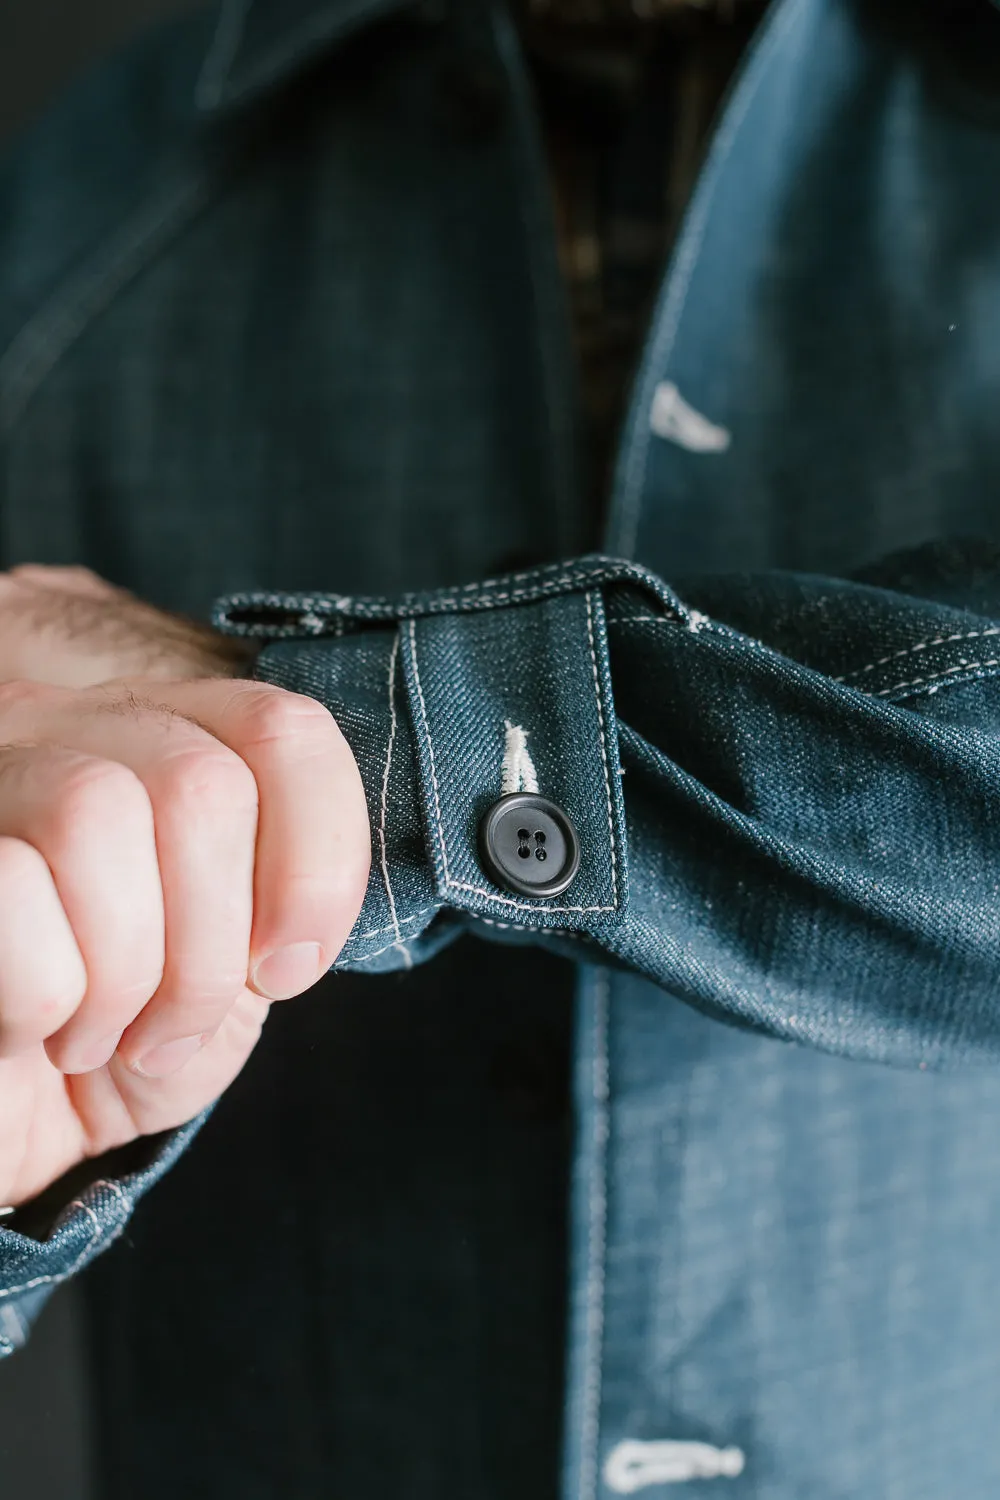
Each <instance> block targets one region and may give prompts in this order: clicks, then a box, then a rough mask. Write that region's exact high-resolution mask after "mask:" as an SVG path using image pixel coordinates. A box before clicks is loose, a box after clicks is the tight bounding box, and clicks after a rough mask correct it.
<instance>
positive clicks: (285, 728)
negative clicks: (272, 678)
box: [238, 686, 340, 751]
mask: <svg viewBox="0 0 1000 1500" xmlns="http://www.w3.org/2000/svg"><path fill="white" fill-rule="evenodd" d="M238 712H239V715H240V718H241V721H242V729H243V732H244V734H245V736H246V737H247V739H248V740H249V741H250V742H251V743H252V744H254V745H256V746H268V745H272V744H282V745H283V744H289V745H291V744H296V745H297V747H302V746H303V745H304V746H306V747H307V748H308V749H309V750H314V751H322V750H323V749H327V748H331V747H332V746H333V745H334V744H336V743H338V742H339V740H340V732H339V730H338V729H337V725H336V722H335V720H334V718H333V715H332V714H331V713H330V712H329V710H328V709H326V708H324V706H323V704H322V703H318V702H317V701H316V699H315V698H307V697H306V696H305V695H304V694H302V693H290V692H288V691H286V689H284V688H277V687H267V686H265V687H260V686H255V687H254V688H253V689H251V690H248V691H247V692H246V693H245V694H244V696H243V699H242V702H241V703H240V705H239V710H238Z"/></svg>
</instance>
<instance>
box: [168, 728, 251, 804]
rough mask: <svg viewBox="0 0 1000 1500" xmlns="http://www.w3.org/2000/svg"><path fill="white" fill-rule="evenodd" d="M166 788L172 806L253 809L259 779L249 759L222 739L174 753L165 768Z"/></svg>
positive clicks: (208, 741)
mask: <svg viewBox="0 0 1000 1500" xmlns="http://www.w3.org/2000/svg"><path fill="white" fill-rule="evenodd" d="M163 775H164V782H165V786H164V791H165V794H166V796H167V797H168V799H169V801H170V803H171V805H172V807H174V808H175V809H181V810H184V811H186V812H188V813H190V815H191V816H196V815H197V813H198V812H218V811H219V810H220V809H225V811H226V812H228V813H241V812H243V813H252V812H254V811H255V810H256V807H257V783H256V781H255V780H254V775H253V772H252V771H251V770H250V767H249V766H248V765H247V764H246V762H245V761H242V760H241V759H240V757H239V756H238V755H236V754H234V753H233V751H231V750H229V749H227V748H226V746H225V745H221V744H219V743H218V741H211V740H206V743H205V744H204V745H199V746H198V747H197V748H194V749H188V750H184V751H180V752H179V753H177V754H175V755H173V756H171V758H170V760H169V762H168V763H167V765H166V766H165V768H164V773H163Z"/></svg>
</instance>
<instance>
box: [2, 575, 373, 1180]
mask: <svg viewBox="0 0 1000 1500" xmlns="http://www.w3.org/2000/svg"><path fill="white" fill-rule="evenodd" d="M0 609H2V603H0ZM2 637H3V631H2V628H0V640H2ZM2 651H3V647H0V655H2ZM80 659H83V655H81V658H80ZM90 660H91V661H92V662H93V661H96V660H97V653H93V654H92V656H91V657H90ZM94 670H98V668H96V667H95V668H94ZM101 670H103V667H102V668H101ZM369 859H370V839H369V825H368V816H367V811H366V806H365V798H364V792H363V788H362V785H361V779H360V776H359V773H358V769H357V766H356V765H355V762H354V759H353V756H352V755H351V752H350V750H349V748H348V746H347V744H346V742H345V740H344V739H343V737H342V735H341V734H340V731H339V730H338V728H337V726H336V724H335V723H334V720H333V719H332V717H331V716H330V715H329V714H328V713H327V712H326V710H325V709H323V708H322V707H321V706H320V705H319V704H318V703H315V702H314V701H313V700H311V699H309V698H304V697H300V696H299V695H297V694H292V693H286V692H284V691H283V690H281V689H279V688H273V687H269V686H265V685H262V684H258V683H251V682H243V681H228V680H203V681H184V682H169V683H151V682H149V681H124V682H122V681H119V682H111V683H107V684H105V685H103V686H98V687H86V688H83V687H76V688H64V687H54V686H48V685H39V684H32V683H27V682H24V681H16V682H9V683H7V684H6V685H4V686H0V1204H2V1203H8V1204H17V1203H22V1202H26V1201H27V1200H29V1199H30V1198H32V1197H34V1196H35V1195H36V1194H37V1193H39V1192H40V1191H41V1190H42V1189H43V1188H44V1187H46V1186H47V1185H48V1184H49V1183H51V1182H53V1181H54V1180H55V1179H56V1178H58V1177H59V1176H61V1175H62V1174H63V1173H64V1172H65V1171H67V1170H69V1168H70V1167H72V1166H75V1165H76V1164H77V1163H79V1162H81V1161H83V1160H84V1159H85V1158H87V1157H90V1156H96V1155H99V1154H101V1153H103V1152H104V1151H106V1150H108V1149H110V1148H111V1147H113V1146H117V1145H121V1144H124V1143H125V1142H127V1141H130V1140H132V1139H134V1138H135V1137H136V1136H139V1135H145V1134H151V1133H154V1132H157V1131H160V1130H163V1129H166V1128H168V1127H172V1126H176V1125H178V1124H181V1123H183V1122H184V1121H186V1120H188V1119H191V1118H192V1117H193V1116H194V1115H195V1114H197V1113H198V1112H199V1111H200V1110H201V1109H202V1108H204V1107H205V1106H206V1105H207V1104H209V1103H210V1102H211V1101H212V1100H214V1099H215V1098H216V1097H217V1096H218V1095H219V1094H220V1093H221V1092H222V1091H223V1090H224V1089H225V1088H226V1087H227V1086H228V1085H229V1083H230V1082H231V1081H232V1079H233V1078H234V1077H235V1076H236V1074H237V1073H238V1072H239V1070H240V1069H241V1067H242V1066H243V1064H244V1062H245V1061H246V1059H247V1057H248V1056H249V1054H250V1052H251V1051H252V1049H253V1046H254V1044H255V1042H256V1040H257V1037H258V1035H259V1033H260V1028H261V1025H262V1023H263V1020H264V1017H265V1015H266V1012H267V1009H268V1000H269V998H283V997H286V996H291V995H294V994H298V993H300V992H301V991H302V990H304V989H306V988H308V987H309V985H310V984H312V982H313V981H314V980H315V979H316V978H318V977H319V975H320V973H322V972H323V971H324V970H325V969H326V968H327V967H328V966H329V965H330V963H332V961H333V959H334V958H335V957H336V954H337V953H338V952H339V950H340V948H341V946H342V944H343V942H344V941H345V939H346V937H347V935H348V933H349V932H350V929H351V927H352V926H353V924H354V921H355V919H356V917H357V914H358V912H359V910H360V908H361V903H362V900H363V897H364V892H365V888H366V883H367V877H368V866H369ZM161 1049H162V1050H161Z"/></svg>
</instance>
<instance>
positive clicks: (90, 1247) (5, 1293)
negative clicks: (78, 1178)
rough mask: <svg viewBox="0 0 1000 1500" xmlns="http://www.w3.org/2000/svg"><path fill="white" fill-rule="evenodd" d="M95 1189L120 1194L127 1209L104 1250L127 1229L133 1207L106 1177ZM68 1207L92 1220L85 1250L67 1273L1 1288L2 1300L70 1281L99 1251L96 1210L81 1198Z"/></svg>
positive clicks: (111, 1231)
mask: <svg viewBox="0 0 1000 1500" xmlns="http://www.w3.org/2000/svg"><path fill="white" fill-rule="evenodd" d="M93 1187H94V1188H100V1187H106V1188H111V1190H112V1191H113V1192H115V1193H117V1194H118V1198H119V1200H120V1202H121V1204H122V1206H123V1207H124V1209H125V1215H124V1217H123V1218H122V1220H121V1222H120V1223H119V1224H113V1225H112V1226H111V1229H110V1231H109V1233H108V1236H107V1238H106V1239H105V1241H104V1244H103V1245H102V1246H101V1248H102V1249H104V1248H106V1247H107V1246H108V1245H110V1244H111V1242H112V1240H114V1239H117V1237H118V1235H119V1234H120V1233H121V1232H122V1230H123V1229H124V1228H125V1225H126V1223H127V1222H128V1215H129V1213H131V1211H132V1206H133V1205H132V1201H131V1199H130V1198H129V1196H128V1194H127V1193H125V1191H124V1190H123V1189H122V1187H121V1186H120V1185H119V1184H118V1183H117V1182H111V1181H109V1180H108V1179H107V1178H106V1177H101V1178H99V1179H98V1181H97V1182H95V1183H94V1184H93ZM91 1191H93V1189H91ZM68 1206H69V1207H70V1208H79V1209H80V1210H81V1211H82V1212H83V1213H85V1214H86V1215H87V1217H88V1218H89V1219H90V1222H91V1223H92V1224H93V1226H94V1232H93V1234H92V1235H91V1237H90V1239H89V1240H88V1241H87V1243H86V1245H84V1247H83V1249H82V1250H81V1251H80V1254H79V1255H78V1256H77V1258H76V1260H75V1261H74V1262H73V1264H72V1265H71V1266H70V1267H69V1269H68V1270H66V1271H53V1272H50V1273H49V1274H48V1275H47V1276H36V1277H35V1278H34V1280H32V1281H26V1282H23V1283H22V1285H21V1286H9V1287H2V1288H0V1298H3V1297H17V1296H19V1295H20V1294H21V1292H30V1291H32V1290H33V1288H35V1287H36V1286H45V1285H47V1283H49V1282H52V1283H53V1284H57V1283H59V1282H61V1281H68V1280H69V1278H70V1277H71V1276H75V1275H76V1273H77V1271H79V1269H80V1267H81V1266H83V1265H84V1264H85V1262H86V1261H87V1260H88V1259H89V1258H90V1254H91V1252H92V1251H95V1250H96V1249H97V1247H98V1240H100V1238H101V1233H102V1230H101V1222H100V1220H99V1219H98V1217H97V1215H96V1214H95V1213H94V1210H93V1209H92V1208H91V1207H90V1206H89V1205H88V1204H86V1203H84V1202H83V1200H82V1199H81V1198H74V1199H73V1201H72V1203H70V1204H69V1205H68Z"/></svg>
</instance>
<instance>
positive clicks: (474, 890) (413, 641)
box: [407, 594, 618, 915]
mask: <svg viewBox="0 0 1000 1500" xmlns="http://www.w3.org/2000/svg"><path fill="white" fill-rule="evenodd" d="M587 609H588V611H589V609H590V596H589V594H588V595H587ZM407 624H408V626H409V632H410V653H411V655H412V657H413V683H414V686H415V687H416V690H417V698H418V700H419V703H420V716H421V718H422V719H423V724H424V731H425V733H426V735H427V749H428V752H429V759H430V770H431V784H432V787H433V791H434V810H435V815H436V821H437V831H438V837H439V838H440V841H441V861H442V864H443V867H444V883H445V886H446V888H447V889H448V890H457V891H468V892H469V893H470V894H471V895H473V896H485V897H486V899H487V900H488V901H493V902H498V903H499V904H500V905H502V906H512V907H514V908H515V910H517V911H533V912H537V913H539V914H542V913H549V912H554V913H558V914H559V915H564V914H565V915H573V914H576V913H579V912H586V911H589V912H600V911H615V910H617V906H618V892H617V885H616V881H615V870H616V862H615V836H614V825H613V824H612V822H611V783H610V780H609V777H608V763H607V757H606V754H605V749H604V740H603V735H604V715H603V713H602V710H601V698H600V685H599V680H598V695H597V714H598V719H599V721H600V726H601V736H602V739H601V758H602V760H603V761H604V776H605V785H606V787H607V795H608V826H609V828H610V829H611V890H612V897H613V902H612V905H611V906H543V905H541V904H540V903H537V902H527V901H514V900H511V899H510V898H509V897H507V896H498V895H496V894H495V892H493V891H488V890H486V889H485V887H483V886H478V885H469V884H467V882H466V881H464V880H452V878H451V875H450V873H449V870H448V850H447V846H446V842H445V832H444V823H443V820H442V817H441V794H440V788H439V786H438V779H437V772H436V770H435V766H434V745H433V742H432V740H431V726H430V720H429V719H428V715H427V704H426V702H425V701H424V695H423V690H422V688H421V686H420V672H419V669H418V667H417V632H416V622H415V621H413V620H408V621H407ZM591 651H592V652H593V634H591ZM594 660H595V666H594V672H595V677H596V672H597V668H596V657H595V659H594Z"/></svg>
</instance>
